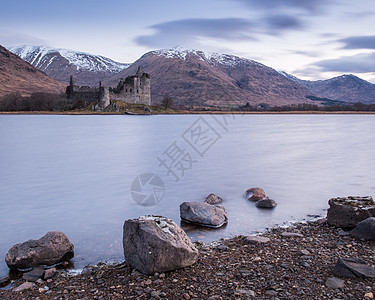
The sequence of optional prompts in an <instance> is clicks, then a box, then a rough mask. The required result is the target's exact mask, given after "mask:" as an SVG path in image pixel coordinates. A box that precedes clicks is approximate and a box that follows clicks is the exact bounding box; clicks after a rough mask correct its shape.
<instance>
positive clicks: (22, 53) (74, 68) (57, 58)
mask: <svg viewBox="0 0 375 300" xmlns="http://www.w3.org/2000/svg"><path fill="white" fill-rule="evenodd" d="M9 50H10V51H11V52H13V53H14V54H16V55H18V56H19V57H20V58H22V59H23V60H25V61H27V62H28V63H30V64H32V65H33V66H34V67H36V68H38V69H39V70H41V71H43V72H45V73H46V74H47V75H48V76H50V77H52V78H54V79H56V80H58V81H60V82H63V83H68V82H69V78H70V75H73V77H74V80H75V83H76V84H80V85H97V84H98V82H99V81H100V80H103V79H105V78H107V77H108V76H111V75H113V74H115V73H118V72H121V71H122V70H124V69H126V68H127V67H128V66H129V65H130V64H124V63H118V62H115V61H113V60H111V59H109V58H106V57H103V56H100V55H92V54H88V53H84V52H78V51H73V50H67V49H57V48H49V47H45V46H19V47H12V48H10V49H9Z"/></svg>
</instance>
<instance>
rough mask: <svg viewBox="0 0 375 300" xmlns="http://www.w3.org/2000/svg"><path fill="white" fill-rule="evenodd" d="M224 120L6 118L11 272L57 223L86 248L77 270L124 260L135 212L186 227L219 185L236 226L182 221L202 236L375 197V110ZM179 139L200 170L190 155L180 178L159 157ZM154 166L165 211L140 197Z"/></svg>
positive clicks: (0, 124)
mask: <svg viewBox="0 0 375 300" xmlns="http://www.w3.org/2000/svg"><path fill="white" fill-rule="evenodd" d="M214 118H216V119H214ZM225 118H226V119H225V120H224V119H223V116H214V117H213V116H210V115H202V116H197V115H187V116H49V115H30V116H29V115H2V116H0V183H1V185H0V205H1V206H0V207H1V218H0V255H1V257H2V258H1V260H0V276H2V275H5V274H6V273H7V270H8V269H7V267H6V265H5V263H4V259H3V258H4V257H5V254H6V252H7V250H8V249H9V248H10V247H11V246H12V245H14V244H15V243H18V242H23V241H26V240H28V239H30V238H33V239H36V238H40V237H41V236H43V235H44V234H45V233H46V232H47V231H50V230H59V231H63V232H65V233H66V234H67V236H68V237H69V239H70V240H71V242H72V243H73V244H74V245H75V252H76V256H75V258H74V259H73V262H74V264H75V266H76V267H82V266H84V265H86V264H89V263H95V262H98V261H108V260H121V259H123V253H122V226H123V222H124V220H126V219H128V218H136V217H139V216H141V215H145V214H157V215H163V216H166V217H169V218H171V219H173V220H174V221H175V222H176V223H177V224H180V218H179V204H180V203H181V202H183V201H203V200H204V197H205V196H207V195H208V194H209V193H211V192H213V193H215V194H217V195H219V196H221V197H222V198H223V199H224V204H223V205H224V206H225V207H226V208H227V210H228V216H229V222H228V224H227V226H225V227H224V228H221V229H211V230H201V229H199V228H196V227H192V226H186V225H185V224H181V225H183V228H184V229H186V231H187V233H188V235H189V236H190V237H191V238H192V239H193V240H197V239H201V240H204V241H211V240H217V239H219V238H222V237H230V236H233V235H237V234H250V233H254V232H256V231H261V230H264V229H265V228H267V227H272V226H274V225H277V224H279V225H280V224H283V223H284V222H286V221H290V220H301V219H304V218H306V216H307V215H309V214H320V215H325V210H326V209H327V207H328V205H327V201H328V199H329V198H330V197H335V196H347V195H374V194H375V158H374V149H375V138H374V137H375V130H374V129H375V116H373V115H246V116H235V118H234V119H233V118H232V116H226V117H225ZM195 122H197V123H195ZM219 122H220V124H221V125H220V124H219ZM192 125H193V127H191V126H192ZM199 126H200V127H199ZM189 128H190V129H195V131H194V132H193V133H195V134H196V135H194V134H193V135H191V133H192V132H191V131H190V130H189ZM199 129H200V130H201V135H200V136H199V135H197V133H198V131H199ZM207 129H209V130H210V131H206V130H207ZM213 129H214V130H215V131H213ZM184 133H185V134H184ZM204 136H206V139H204ZM184 137H185V139H184ZM191 137H193V139H191ZM197 140H198V143H197V144H194V141H197ZM188 141H190V143H191V144H189V143H188ZM174 142H175V144H173V143H174ZM171 145H176V146H177V147H178V149H177V148H175V149H174V150H184V151H185V152H184V155H186V154H190V156H191V159H192V160H193V161H194V162H193V163H192V166H191V169H189V168H188V167H189V164H188V161H189V159H187V158H189V156H184V158H185V161H183V163H184V167H185V168H186V169H187V170H185V171H184V174H183V176H182V173H181V166H182V165H180V170H175V171H177V173H176V175H177V176H178V177H179V178H178V179H179V180H178V181H177V182H176V178H175V177H174V176H173V175H172V174H171V173H170V174H169V175H167V169H166V168H165V167H163V166H160V163H159V161H158V159H157V158H158V157H159V158H160V159H161V160H163V159H167V156H166V155H165V153H169V150H171V149H172V148H171V147H170V146H171ZM191 145H193V146H194V148H193V147H192V146H191ZM208 146H210V147H208ZM197 151H198V152H200V153H203V152H205V153H204V154H203V156H201V155H199V154H198V152H197ZM163 153H164V154H163ZM176 153H178V151H176V152H174V154H176ZM170 154H173V153H170ZM145 172H151V173H154V174H157V175H158V176H160V178H161V179H162V180H163V182H164V184H165V194H164V197H163V198H162V200H161V202H160V203H159V204H158V205H156V206H154V207H143V206H139V205H137V204H136V202H135V201H133V199H132V197H131V195H130V186H131V184H132V182H133V180H134V178H135V177H136V176H137V175H139V174H143V173H145ZM255 186H259V187H262V188H263V189H264V190H265V191H266V193H267V194H268V195H269V196H270V197H271V198H273V199H275V200H276V201H277V202H278V206H277V208H276V209H274V210H271V211H268V210H266V211H265V210H259V209H257V208H256V207H255V205H254V203H253V202H250V201H247V200H245V199H244V198H243V197H242V195H243V193H244V191H245V190H246V189H248V188H250V187H255Z"/></svg>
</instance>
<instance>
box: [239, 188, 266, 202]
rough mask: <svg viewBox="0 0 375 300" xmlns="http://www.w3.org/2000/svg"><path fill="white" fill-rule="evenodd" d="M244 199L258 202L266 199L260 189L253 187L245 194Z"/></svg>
mask: <svg viewBox="0 0 375 300" xmlns="http://www.w3.org/2000/svg"><path fill="white" fill-rule="evenodd" d="M244 196H245V198H247V199H248V200H252V201H258V200H262V199H265V198H267V195H266V193H265V192H264V190H263V189H262V188H260V187H253V188H250V189H248V190H247V191H246V192H245V195H244Z"/></svg>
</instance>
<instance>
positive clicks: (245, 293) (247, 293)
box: [236, 289, 255, 297]
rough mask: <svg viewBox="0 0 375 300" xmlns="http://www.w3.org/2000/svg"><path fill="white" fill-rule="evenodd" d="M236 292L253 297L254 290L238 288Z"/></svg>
mask: <svg viewBox="0 0 375 300" xmlns="http://www.w3.org/2000/svg"><path fill="white" fill-rule="evenodd" d="M236 293H237V294H240V295H243V296H247V297H255V292H254V291H253V290H245V289H238V290H236Z"/></svg>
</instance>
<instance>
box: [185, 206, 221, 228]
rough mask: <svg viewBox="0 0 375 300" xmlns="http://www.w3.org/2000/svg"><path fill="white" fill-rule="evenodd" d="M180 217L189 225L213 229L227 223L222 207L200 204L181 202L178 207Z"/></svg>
mask: <svg viewBox="0 0 375 300" xmlns="http://www.w3.org/2000/svg"><path fill="white" fill-rule="evenodd" d="M180 217H181V219H182V220H183V221H186V222H189V223H193V224H197V225H201V226H207V227H215V228H216V227H221V226H222V225H224V224H225V223H226V222H227V221H228V217H227V211H226V209H225V208H224V207H223V206H214V205H211V204H208V203H201V202H183V203H182V204H181V205H180Z"/></svg>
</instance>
